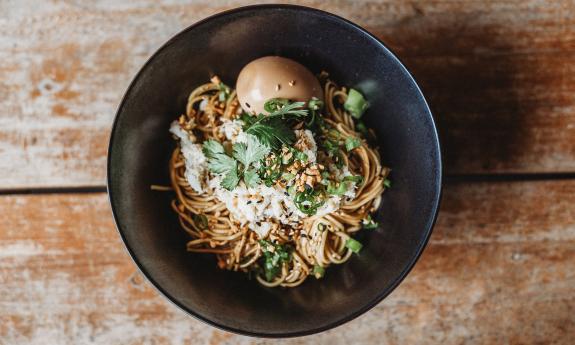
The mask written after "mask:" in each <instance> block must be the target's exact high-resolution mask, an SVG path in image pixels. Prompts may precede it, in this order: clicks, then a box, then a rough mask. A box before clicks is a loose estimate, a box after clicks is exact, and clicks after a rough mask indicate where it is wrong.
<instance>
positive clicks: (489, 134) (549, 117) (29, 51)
mask: <svg viewBox="0 0 575 345" xmlns="http://www.w3.org/2000/svg"><path fill="white" fill-rule="evenodd" d="M247 3H248V2H247V1H236V0H230V1H221V2H218V1H213V0H211V1H207V0H206V1H167V0H166V1H157V2H156V1H146V0H139V1H130V2H124V1H106V0H99V1H81V0H67V1H45V2H38V1H32V0H26V1H24V0H22V1H6V0H5V1H0V111H1V112H0V157H1V159H0V172H1V174H0V190H1V191H0V193H1V195H0V210H1V211H0V212H1V219H2V221H1V222H0V343H2V344H68V343H69V344H87V343H99V344H170V343H173V344H184V343H195V344H196V343H197V344H256V343H257V344H265V343H271V342H272V341H271V340H258V339H253V338H247V337H242V336H238V335H233V334H229V333H226V332H222V331H219V330H216V329H214V328H212V327H210V326H207V325H205V324H203V323H201V322H199V321H196V320H194V319H191V318H189V317H187V316H186V315H184V313H182V312H181V311H179V310H178V309H176V308H175V307H174V306H172V305H171V304H170V303H168V302H167V301H166V300H165V299H164V298H162V297H161V296H159V295H158V293H157V292H156V291H155V290H154V289H153V288H152V287H151V286H150V284H149V283H147V282H146V281H145V279H144V278H143V277H142V276H141V274H140V273H138V270H137V269H136V267H135V266H134V264H133V263H132V262H131V260H130V259H129V257H128V255H127V254H126V252H125V250H124V248H123V245H122V243H121V241H120V238H119V236H118V235H117V233H116V230H115V229H114V225H113V223H112V217H111V212H110V209H109V206H108V203H107V197H106V193H105V188H104V182H105V181H104V179H105V165H106V148H107V141H108V135H109V131H110V126H111V122H112V118H113V116H114V113H115V110H116V107H117V105H118V104H119V101H120V98H121V97H122V95H123V93H124V91H125V90H126V88H127V86H128V83H129V82H130V80H131V78H132V77H133V75H134V74H135V73H136V71H137V70H138V69H139V68H140V66H141V65H142V64H143V63H144V61H145V60H146V59H147V58H148V57H149V56H150V55H151V54H152V53H153V52H154V51H155V50H156V49H157V48H158V47H159V46H160V45H161V44H162V43H163V42H164V41H166V40H167V39H168V38H169V37H171V36H172V35H174V34H175V33H177V32H178V31H180V30H182V29H183V28H184V27H186V26H188V25H189V24H191V23H193V22H195V21H197V20H199V19H201V18H203V17H206V16H209V15H211V14H213V13H216V12H219V11H221V10H224V9H227V8H231V7H236V6H240V5H244V4H247ZM299 3H301V4H304V5H308V6H312V7H318V8H321V9H325V10H328V11H331V12H334V13H336V14H339V15H342V16H345V17H347V18H349V19H351V20H352V21H355V22H357V23H359V24H360V25H362V26H365V27H366V28H367V29H368V30H370V31H371V32H373V33H374V34H376V35H377V36H378V37H380V38H381V39H383V40H384V41H385V42H386V43H387V44H388V45H389V46H390V47H391V48H392V49H393V50H394V51H395V52H396V53H397V54H398V55H399V56H400V57H401V58H402V59H403V60H404V62H405V63H406V65H407V66H408V67H409V68H410V69H411V71H412V72H413V74H414V75H415V77H416V79H417V80H418V81H419V82H420V84H421V85H422V87H423V89H424V91H425V92H426V94H427V95H428V98H429V100H430V103H431V104H432V106H433V108H434V110H435V115H436V119H437V122H438V125H439V127H440V132H441V136H442V142H443V147H444V154H445V170H446V174H447V176H446V180H447V181H446V184H445V189H444V197H443V204H442V207H441V213H440V216H439V219H438V222H437V226H436V227H435V231H434V234H433V236H432V239H431V242H430V244H429V246H428V248H427V249H426V251H425V253H424V255H423V257H422V258H421V260H420V261H419V263H418V264H417V265H416V267H415V269H414V270H413V271H412V273H411V274H410V275H409V276H408V278H407V279H406V280H405V281H404V282H403V283H402V284H401V286H400V287H399V288H398V289H397V290H396V291H395V292H394V293H393V294H392V295H391V296H390V297H389V298H387V299H386V300H385V301H384V302H382V303H380V304H379V305H378V306H377V307H376V308H374V309H373V310H371V311H370V312H368V313H367V314H365V315H363V316H361V317H359V318H358V319H356V320H354V321H352V322H349V323H347V324H345V325H343V326H341V327H339V328H337V329H334V330H331V331H328V332H325V333H322V334H320V335H317V336H312V337H305V338H299V339H291V340H287V341H284V342H285V343H290V344H304V343H313V344H330V345H336V344H357V343H365V344H418V343H419V344H429V343H441V344H462V343H470V344H506V343H511V344H528V343H541V344H544V343H545V344H547V343H556V344H560V343H563V344H569V343H570V344H573V342H575V3H574V2H573V1H572V0H562V1H535V0H517V1H512V0H507V1H479V0H476V1H471V0H469V1H441V0H430V1H412V2H408V1H402V0H388V1H337V2H335V1H334V2H333V3H330V2H327V1H319V0H309V1H299Z"/></svg>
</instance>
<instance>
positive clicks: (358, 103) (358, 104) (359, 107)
mask: <svg viewBox="0 0 575 345" xmlns="http://www.w3.org/2000/svg"><path fill="white" fill-rule="evenodd" d="M368 106H369V104H368V103H367V101H366V100H365V98H364V97H363V95H362V94H361V93H359V91H357V90H355V89H349V93H348V94H347V99H346V101H345V103H344V104H343V107H344V108H345V110H347V111H349V113H350V114H351V116H353V117H354V118H356V119H359V118H360V117H361V115H363V113H364V112H365V110H366V109H367V107H368Z"/></svg>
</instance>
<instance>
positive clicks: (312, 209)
mask: <svg viewBox="0 0 575 345" xmlns="http://www.w3.org/2000/svg"><path fill="white" fill-rule="evenodd" d="M294 203H295V205H296V207H297V208H298V209H299V210H300V211H302V212H303V213H305V214H306V215H308V216H312V215H314V214H316V212H317V209H318V208H320V207H321V206H322V205H323V204H324V203H325V198H324V196H323V193H322V191H321V190H319V189H318V190H314V189H313V188H310V187H309V186H307V185H306V187H305V189H304V191H303V192H299V193H296V194H295V197H294Z"/></svg>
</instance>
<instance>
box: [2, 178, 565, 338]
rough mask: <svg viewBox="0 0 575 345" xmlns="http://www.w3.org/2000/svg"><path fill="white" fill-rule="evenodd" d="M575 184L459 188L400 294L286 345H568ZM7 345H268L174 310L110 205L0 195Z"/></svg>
mask: <svg viewBox="0 0 575 345" xmlns="http://www.w3.org/2000/svg"><path fill="white" fill-rule="evenodd" d="M574 204H575V181H573V180H567V181H540V182H501V183H454V184H450V185H449V186H447V188H446V189H445V195H444V202H443V205H442V212H441V213H440V217H439V219H438V223H437V226H436V229H435V233H434V235H433V236H432V240H431V242H430V245H429V247H428V248H427V249H426V251H425V253H424V255H423V256H422V258H421V259H420V261H419V263H418V264H417V265H416V267H415V269H414V270H413V271H412V272H411V274H410V275H409V276H408V277H407V279H406V280H405V281H404V282H403V283H402V284H401V285H400V287H399V288H398V289H397V290H396V291H395V292H394V293H393V294H392V295H391V296H390V297H389V298H388V299H386V300H385V301H383V302H382V303H381V304H379V305H378V306H377V307H376V308H375V309H373V310H372V311H370V312H368V313H367V314H365V315H363V316H361V317H360V318H359V319H356V320H354V321H352V322H350V323H348V324H345V325H343V326H341V327H339V328H337V329H334V330H331V331H328V332H325V333H322V334H320V335H317V336H313V337H305V338H300V339H291V340H286V341H284V342H285V343H288V344H307V343H313V344H330V345H338V344H342V345H343V344H429V343H437V344H463V343H465V344H531V343H539V344H569V343H571V344H572V340H573V335H574V334H575V318H573V314H574V312H575V266H574V265H573V262H574V259H575V211H574V209H573V205H574ZM0 209H2V210H3V214H4V216H3V222H2V223H1V225H0V343H2V344H90V343H98V344H187V343H193V344H268V343H272V341H268V340H257V339H253V338H247V337H242V336H237V335H232V334H228V333H226V332H222V331H219V330H216V329H214V328H212V327H209V326H207V325H204V324H203V323H201V322H199V321H196V320H194V319H191V318H189V317H187V316H185V315H184V313H183V312H181V311H180V310H178V309H177V308H176V307H175V306H172V305H171V304H170V303H168V302H166V301H165V300H164V299H163V298H162V297H160V296H159V295H158V293H157V292H156V291H155V290H154V289H153V288H152V287H151V286H150V284H149V283H148V282H146V281H145V280H144V279H143V278H142V276H141V275H140V274H139V273H138V271H137V269H136V268H135V266H134V265H133V264H132V262H131V261H130V259H129V257H128V255H127V254H126V252H125V251H124V248H123V246H122V244H121V243H120V239H119V236H118V235H117V233H116V230H115V229H114V226H113V224H112V220H111V215H110V211H109V208H108V204H107V200H106V196H105V195H104V194H82V195H78V194H59V195H20V196H17V195H15V196H2V197H0Z"/></svg>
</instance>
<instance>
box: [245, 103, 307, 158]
mask: <svg viewBox="0 0 575 345" xmlns="http://www.w3.org/2000/svg"><path fill="white" fill-rule="evenodd" d="M304 106H305V103H304V102H293V103H289V101H287V100H284V99H278V98H274V99H270V100H269V101H267V102H266V104H265V105H264V109H265V110H266V111H267V112H269V114H268V115H264V114H259V115H257V116H255V117H254V116H249V115H243V116H242V117H241V119H242V120H243V121H244V124H245V126H244V131H245V132H246V133H248V134H252V135H253V136H255V137H256V138H257V139H258V140H259V141H260V142H261V143H262V144H264V145H266V146H268V147H269V148H271V149H274V150H277V149H280V148H281V146H282V144H283V145H290V144H292V143H293V141H294V140H295V133H294V132H293V131H292V129H291V128H290V126H289V123H288V122H289V120H293V119H301V118H304V117H306V116H307V115H308V112H309V111H308V109H304V108H303V107H304Z"/></svg>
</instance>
